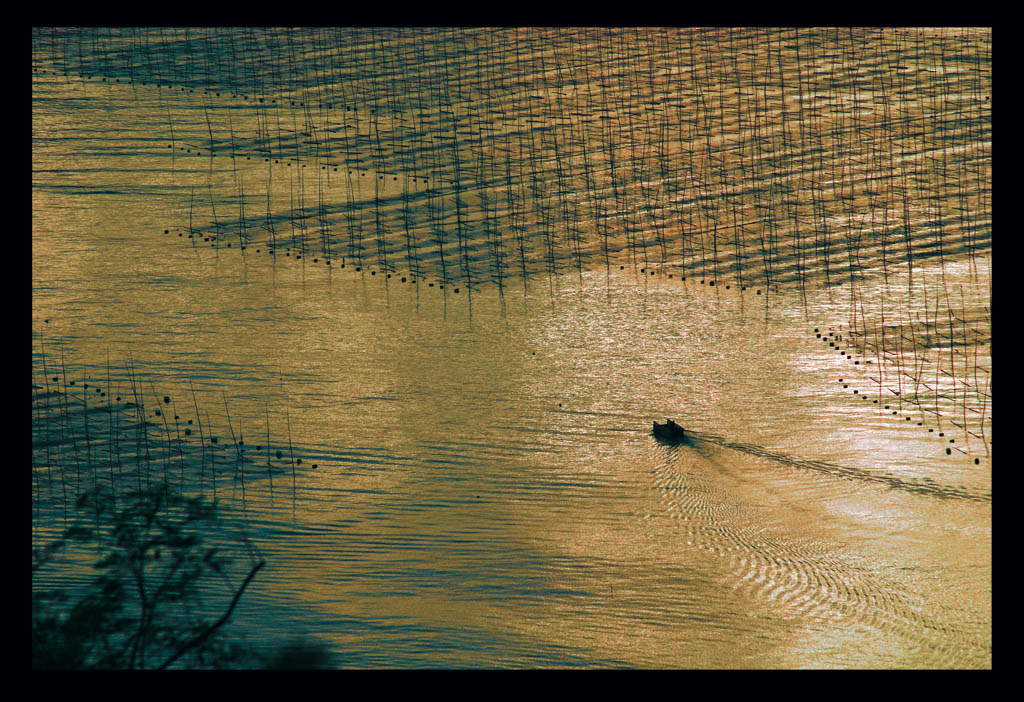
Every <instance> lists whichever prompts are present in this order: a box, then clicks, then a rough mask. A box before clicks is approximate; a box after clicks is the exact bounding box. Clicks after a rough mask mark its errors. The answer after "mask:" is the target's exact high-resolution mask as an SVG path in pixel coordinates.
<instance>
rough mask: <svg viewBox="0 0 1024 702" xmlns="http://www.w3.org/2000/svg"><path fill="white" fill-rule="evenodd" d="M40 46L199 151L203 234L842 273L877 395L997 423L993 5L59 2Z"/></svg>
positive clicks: (413, 277) (379, 267)
mask: <svg viewBox="0 0 1024 702" xmlns="http://www.w3.org/2000/svg"><path fill="white" fill-rule="evenodd" d="M33 58H34V64H33V68H34V71H35V73H36V79H37V80H39V81H42V80H48V79H49V80H56V81H61V80H62V81H67V82H69V83H76V84H78V85H79V86H80V87H81V89H82V90H83V91H89V92H88V94H89V95H91V96H93V97H96V96H103V95H107V96H108V99H109V106H110V109H121V108H125V109H127V108H130V109H132V110H134V111H135V113H134V119H136V120H137V121H138V123H139V125H140V129H144V130H145V132H146V139H145V141H141V142H140V147H139V148H143V149H144V150H146V151H147V153H148V155H149V156H151V157H154V158H165V159H167V160H168V161H169V162H170V163H172V164H173V163H175V159H178V160H179V161H180V160H181V159H183V158H188V159H193V160H192V163H193V164H194V165H193V166H192V167H191V168H180V167H178V166H173V168H174V169H175V174H176V176H177V177H179V178H181V179H182V181H181V183H180V184H179V189H180V191H181V193H183V195H182V196H180V197H179V198H178V200H179V202H178V205H179V208H178V211H179V212H180V215H179V218H178V220H177V221H171V222H168V224H167V229H166V232H167V233H168V234H178V235H179V236H181V237H182V239H183V240H187V241H188V242H189V243H190V244H191V245H192V246H196V247H198V246H210V247H214V248H218V249H219V248H228V247H234V248H236V249H237V250H240V251H241V252H243V253H242V255H257V254H258V255H261V256H273V257H274V258H275V260H284V259H289V260H290V261H294V260H302V262H303V265H306V264H307V263H309V264H312V265H318V266H330V267H333V268H341V267H348V269H349V270H352V269H355V270H356V271H360V272H363V271H367V270H369V271H370V272H371V273H372V274H374V275H376V274H377V273H381V274H385V275H386V276H387V277H389V278H390V277H391V276H394V277H395V279H396V282H397V280H398V279H399V278H400V279H401V282H402V283H405V282H407V281H408V282H409V283H413V284H416V285H417V286H419V285H421V284H425V285H429V286H430V287H433V286H434V285H435V284H436V285H437V286H438V288H444V289H445V294H447V293H448V291H449V290H450V289H452V288H453V287H454V288H455V291H456V292H458V290H459V289H460V288H462V289H465V290H466V291H467V292H468V293H470V294H473V293H474V292H476V291H480V290H482V289H484V288H490V289H496V290H497V291H498V293H499V294H504V293H505V291H506V290H507V289H509V288H511V287H514V288H526V287H527V286H529V284H530V283H531V282H538V281H539V282H541V283H542V285H544V286H545V287H547V285H548V284H549V283H550V280H551V278H552V277H553V276H556V275H562V274H568V275H578V276H582V275H583V274H584V272H587V271H592V270H604V271H607V272H608V274H609V275H610V274H611V271H612V270H618V269H625V268H629V269H630V270H631V271H634V272H635V271H640V272H641V273H642V274H644V275H648V274H651V275H654V274H658V275H674V276H678V278H680V279H681V281H682V282H683V283H684V284H689V283H696V282H697V281H699V284H706V285H718V286H720V287H722V286H725V285H729V286H732V285H735V286H736V287H737V289H738V290H739V291H740V292H742V291H745V290H747V289H750V290H752V291H753V290H756V292H757V294H759V295H760V294H761V292H762V291H764V293H765V296H764V299H765V304H768V299H769V298H770V297H771V294H772V293H774V292H777V291H779V290H780V289H781V287H783V286H785V287H787V288H790V289H796V290H799V291H801V292H802V293H803V294H804V296H805V297H804V299H805V300H806V292H807V291H808V290H809V289H811V288H812V287H813V288H820V287H821V286H825V287H828V288H832V289H835V290H837V291H838V292H837V294H838V295H841V296H843V297H844V299H848V300H849V304H848V305H847V313H846V314H845V317H844V318H839V319H829V320H821V322H822V324H825V325H826V326H827V325H832V329H833V331H835V332H836V333H838V334H840V335H841V336H842V338H843V340H844V342H845V345H846V346H851V347H852V348H853V349H855V350H856V351H857V353H858V354H861V355H863V356H865V357H866V358H867V359H870V360H867V361H866V364H872V365H874V368H875V369H877V372H876V374H875V375H874V376H873V379H874V382H875V383H876V384H877V387H878V389H879V393H880V395H887V396H891V397H890V399H893V400H894V401H896V402H898V403H899V404H900V405H901V406H902V404H903V403H904V402H906V403H909V404H910V405H911V406H913V407H915V408H916V409H915V411H917V412H919V413H920V414H921V415H922V418H925V417H928V416H930V417H932V418H933V419H939V418H941V417H945V418H946V420H948V421H949V422H952V423H955V425H956V426H957V427H959V428H960V429H961V430H962V431H963V432H964V436H965V438H968V440H970V438H969V437H972V436H973V437H975V438H976V439H977V440H978V441H981V442H982V443H984V444H985V447H986V451H987V450H988V444H990V423H991V410H990V408H989V405H990V398H991V363H990V360H989V359H990V354H989V351H988V345H989V338H990V328H991V317H990V299H991V275H990V270H989V268H990V260H991V230H992V201H991V180H992V176H991V164H992V142H991V30H990V29H987V28H969V29H955V28H936V29H930V28H906V29H904V28H855V27H844V28H798V29H775V28H753V29H744V28H726V29H699V28H687V29H662V28H504V29H493V28H470V29H460V28H313V29H301V28H300V29H279V28H226V27H221V28H213V29H202V28H122V29H109V28H56V29H54V28H41V29H36V30H34V31H33ZM551 289H552V290H553V288H551ZM872 361H873V362H872ZM983 437H984V438H983ZM954 448H955V450H960V449H959V448H958V447H954Z"/></svg>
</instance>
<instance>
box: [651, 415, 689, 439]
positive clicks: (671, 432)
mask: <svg viewBox="0 0 1024 702" xmlns="http://www.w3.org/2000/svg"><path fill="white" fill-rule="evenodd" d="M651 433H652V434H654V435H655V436H656V437H658V438H659V439H667V440H669V441H679V440H681V439H685V438H686V431H685V430H684V429H683V428H682V427H681V426H679V425H678V424H676V423H675V422H673V421H672V420H671V419H669V420H666V421H665V423H664V424H658V423H657V422H655V423H654V429H653V430H652V432H651Z"/></svg>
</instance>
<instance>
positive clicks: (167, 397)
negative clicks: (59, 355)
mask: <svg viewBox="0 0 1024 702" xmlns="http://www.w3.org/2000/svg"><path fill="white" fill-rule="evenodd" d="M51 380H52V381H53V382H54V383H59V382H60V377H59V376H52V377H51ZM75 384H76V381H74V380H69V381H68V382H67V386H73V385H75ZM82 388H83V390H88V389H89V383H83V385H82ZM93 389H94V390H95V391H96V393H97V394H99V395H100V397H106V396H107V393H106V392H103V391H101V389H100V388H96V387H94V388H93ZM56 392H57V393H58V394H59V393H60V390H57V391H56ZM120 402H121V396H120V395H116V396H115V399H114V403H115V404H119V403H120ZM163 402H164V404H166V405H169V404H171V397H170V395H164V396H163ZM124 407H125V408H130V407H135V403H134V402H126V403H125V405H124ZM153 416H154V417H163V416H164V414H163V412H161V410H159V409H155V410H153ZM174 420H175V421H180V420H181V415H178V414H175V415H174ZM186 421H187V424H188V425H190V426H191V425H193V420H191V419H187V420H186ZM184 433H185V436H191V435H192V430H191V429H189V428H188V427H185V432H184ZM209 439H210V443H211V444H219V443H220V439H219V437H216V436H211V437H210V438H209ZM236 445H237V446H238V447H239V452H244V451H245V449H244V446H245V440H244V439H239V440H238V441H237V442H236ZM262 450H263V445H262V444H259V445H257V446H256V451H262ZM276 455H277V457H278V458H282V457H283V453H282V452H281V451H280V450H278V451H277V454H276ZM295 463H296V465H301V464H302V459H301V458H297V459H295ZM312 467H313V468H317V467H318V465H317V464H316V463H314V464H312Z"/></svg>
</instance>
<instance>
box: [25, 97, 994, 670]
mask: <svg viewBox="0 0 1024 702" xmlns="http://www.w3.org/2000/svg"><path fill="white" fill-rule="evenodd" d="M91 90H94V88H86V87H83V86H82V85H80V84H77V83H74V82H68V83H66V84H61V83H60V82H59V81H43V80H40V84H39V85H38V86H34V92H33V99H34V110H33V120H34V121H33V136H34V147H33V195H32V196H33V263H32V266H33V268H32V274H33V310H32V315H33V353H34V368H36V369H37V368H38V366H39V364H40V363H41V358H42V353H41V352H42V348H43V346H42V345H43V344H45V345H46V355H47V358H49V359H53V358H55V354H57V353H58V352H59V349H63V350H64V352H65V354H66V361H67V363H68V367H69V374H70V375H74V376H75V377H79V378H82V377H93V378H97V379H98V378H102V377H103V376H104V374H105V372H106V368H107V365H106V364H107V359H108V354H109V356H110V357H111V358H113V359H114V361H115V365H116V364H117V363H120V362H121V361H122V360H123V359H124V358H125V356H126V354H127V353H129V352H130V354H131V358H132V361H133V363H134V366H135V369H136V372H137V374H138V376H139V377H140V378H141V379H143V380H144V382H145V383H153V385H154V386H155V387H156V388H157V389H158V391H159V394H164V393H167V394H169V395H170V396H173V397H175V398H179V397H181V398H184V397H186V396H189V394H190V392H191V390H192V389H194V391H195V393H196V398H197V404H198V406H199V407H201V408H205V410H206V411H208V412H209V414H210V415H211V416H212V419H211V422H212V424H213V425H215V426H219V427H220V430H221V431H222V432H223V434H226V433H227V432H226V431H225V429H224V426H225V417H224V413H223V412H222V411H221V410H222V408H223V407H224V403H225V399H226V401H227V402H228V403H229V404H230V411H231V420H232V422H234V427H235V428H236V429H238V428H241V429H242V430H244V431H245V433H246V435H251V434H256V435H258V434H259V433H260V432H262V431H263V428H264V422H266V423H268V424H270V425H271V429H272V430H273V432H274V433H275V434H281V433H283V431H284V426H285V421H286V420H285V412H287V422H288V426H289V427H290V433H291V439H292V441H293V442H294V444H295V446H296V447H299V448H300V449H301V452H302V455H303V456H306V457H307V460H306V461H304V464H303V467H301V468H300V469H298V470H297V474H296V476H295V480H294V484H293V483H292V482H291V480H290V476H285V477H283V478H282V479H279V480H277V481H276V482H275V483H274V485H273V487H271V485H270V484H269V483H268V482H266V481H259V480H255V481H253V482H250V483H249V484H248V486H247V491H246V493H245V499H244V500H242V499H240V498H239V497H238V495H237V494H234V493H232V498H231V499H230V500H229V502H228V504H229V505H230V509H231V510H232V514H233V515H234V516H233V518H234V519H236V520H237V521H239V523H244V524H245V525H246V527H247V529H248V531H249V533H250V535H251V537H252V539H253V541H254V542H256V543H257V544H258V545H259V547H260V549H261V551H262V552H263V553H264V555H265V557H266V559H267V566H266V568H265V569H264V570H263V571H262V572H261V573H260V575H259V577H258V578H257V579H256V581H254V583H253V584H252V586H251V587H250V589H249V590H248V591H247V593H246V596H245V598H244V599H243V601H242V604H241V605H240V607H239V609H238V610H237V612H236V614H235V615H234V618H233V619H234V622H235V624H234V625H235V626H236V627H237V628H238V629H239V630H241V631H246V632H248V633H249V635H250V636H257V637H258V636H278V635H280V636H287V635H290V634H293V633H296V632H301V633H304V634H308V635H311V636H315V637H317V638H319V639H321V640H323V641H325V642H327V643H328V644H329V645H330V647H331V649H332V651H333V652H334V653H335V654H336V655H337V657H338V661H339V662H340V663H341V664H343V665H345V666H354V667H375V666H383V667H418V666H427V667H449V666H455V667H459V666H474V667H489V666H509V667H519V666H528V667H533V666H540V667H548V666H554V667H566V666H591V667H593V666H629V667H672V668H679V667H686V668H703V667H713V668H733V667H783V668H790V667H814V668H822V667H825V668H828V667H894V668H902V667H990V666H991V643H992V641H991V632H992V602H991V546H992V539H991V464H990V461H989V458H988V455H987V453H986V451H985V448H984V447H983V446H982V445H981V444H980V442H979V443H978V445H976V446H974V447H973V448H971V449H970V450H969V451H968V452H967V453H959V452H955V453H953V454H952V455H946V454H945V452H944V450H943V449H944V448H945V447H946V445H947V444H946V443H945V438H942V439H940V438H939V437H938V436H936V433H935V432H928V431H927V428H929V426H934V425H929V424H925V425H918V423H917V421H916V419H917V417H916V415H915V416H914V420H915V421H904V419H905V416H910V414H911V411H910V410H907V411H901V413H900V414H899V415H897V416H896V417H893V416H892V414H891V410H886V409H883V406H882V405H883V404H884V403H880V404H875V403H873V402H870V401H868V400H865V399H863V397H862V395H864V394H867V395H868V396H869V397H877V396H878V395H877V393H878V386H877V385H875V386H874V387H872V383H871V381H870V373H869V371H868V370H866V369H867V366H859V367H857V366H854V365H852V361H851V360H849V359H846V358H845V357H843V356H838V355H837V354H836V353H835V350H834V348H829V347H828V346H826V345H825V344H823V343H822V341H821V339H819V338H817V336H816V333H815V331H814V330H815V329H816V328H817V329H827V328H829V326H830V325H834V329H839V328H840V327H839V325H840V323H841V321H843V320H845V319H846V305H847V301H848V297H849V294H848V290H847V289H846V288H845V287H844V286H834V287H831V288H828V289H823V290H813V291H810V292H809V293H808V294H807V296H806V298H805V297H804V295H802V294H801V292H800V291H799V290H786V289H782V290H780V291H777V292H772V293H771V295H770V303H769V302H767V301H766V299H767V297H769V296H766V295H757V294H755V292H754V290H753V289H748V290H746V291H740V290H737V289H736V287H735V286H733V287H732V288H731V289H729V290H725V289H723V288H722V286H719V287H717V288H711V287H708V286H706V285H700V284H699V283H698V282H696V281H695V280H694V279H692V278H691V279H690V280H687V281H685V282H684V281H681V280H679V278H678V276H677V277H674V278H668V277H667V275H666V274H663V273H660V274H659V275H655V276H649V275H648V274H647V272H646V271H645V272H644V273H643V274H640V273H638V272H637V270H636V269H635V268H632V267H631V266H627V267H625V268H624V269H623V270H616V269H617V268H618V267H617V266H615V267H614V268H613V269H612V271H611V273H606V271H605V269H604V268H603V267H601V268H600V269H599V270H585V271H582V273H581V274H577V272H576V271H573V272H571V273H569V274H559V275H557V276H555V277H554V279H553V280H552V281H551V283H550V285H551V287H550V288H549V287H548V281H547V280H538V282H537V284H535V285H531V286H530V288H529V289H528V292H527V293H526V294H524V293H523V292H522V290H521V288H518V289H517V288H516V286H513V285H510V286H508V287H507V288H506V289H505V290H504V291H502V292H501V293H499V291H498V290H497V288H495V287H493V286H492V287H483V288H481V289H479V290H476V291H474V292H473V294H472V297H470V296H468V295H467V294H466V291H462V292H460V293H458V294H456V293H455V292H454V291H453V290H451V286H449V289H448V290H446V291H443V292H442V291H441V290H439V289H438V288H436V287H433V288H432V287H427V286H425V285H419V286H413V285H410V284H401V283H399V282H398V281H397V280H396V279H394V278H392V279H388V278H386V277H385V276H384V274H382V273H380V272H378V273H377V274H376V275H371V274H370V271H369V270H366V269H364V270H362V271H360V272H358V273H357V272H355V271H353V270H352V268H351V267H349V268H346V269H344V270H342V269H337V268H335V269H329V268H325V267H323V266H317V265H313V264H312V263H308V264H307V263H306V262H297V261H287V263H285V262H284V259H278V260H274V258H272V257H267V256H257V255H253V254H252V252H251V251H249V252H243V251H240V250H239V249H238V248H232V249H225V248H209V249H208V248H202V247H194V246H192V245H189V244H187V243H183V241H182V239H181V238H179V237H176V236H173V234H165V233H164V230H165V229H167V228H168V223H169V222H175V223H178V224H180V223H181V220H182V216H183V212H184V213H187V212H188V208H189V205H188V203H189V199H190V196H191V192H190V187H191V183H192V179H191V178H190V177H187V176H188V174H190V173H192V172H193V171H194V170H195V169H202V168H206V167H207V164H204V163H197V162H195V161H188V160H186V159H184V158H179V159H177V161H175V162H174V164H173V165H169V164H168V163H167V160H168V158H169V157H167V156H165V155H164V154H158V153H156V152H157V151H158V147H159V144H157V143H154V144H153V145H152V146H153V148H148V147H147V146H146V144H145V140H146V138H147V137H146V135H144V134H140V135H134V134H133V133H132V132H131V129H132V125H131V124H130V123H129V122H126V121H125V120H124V117H123V114H124V113H123V110H120V109H117V108H116V107H114V105H115V103H116V99H117V98H110V97H109V96H106V97H104V98H103V101H101V102H100V103H98V105H99V106H98V107H96V106H93V107H90V106H88V105H78V104H77V102H76V101H85V102H86V103H87V102H88V100H89V94H90V93H89V91H91ZM116 90H124V91H127V90H129V89H128V88H123V89H121V88H118V89H116ZM128 97H129V95H128V93H125V98H126V99H127V98H128ZM156 104H157V105H158V106H159V105H160V104H162V103H156ZM94 108H95V109H94ZM107 109H109V112H105V110H107ZM142 114H145V111H144V110H143V111H142ZM104 119H109V120H110V121H109V123H104ZM111 130H113V131H115V132H117V133H118V134H119V137H118V138H117V139H107V138H106V137H102V136H101V137H96V138H93V136H92V134H93V133H94V131H95V133H96V134H101V135H102V134H108V133H109V132H110V131H111ZM211 168H212V166H211ZM185 183H189V187H185ZM968 263H969V259H963V260H962V265H961V268H959V269H958V268H957V267H956V266H955V265H954V266H948V265H947V270H946V271H945V274H946V275H949V276H952V277H954V278H955V277H956V276H958V275H959V276H961V278H962V279H963V280H964V281H968V280H976V278H972V277H971V276H977V275H978V273H977V270H978V267H977V266H971V265H968ZM984 266H985V264H984V262H983V263H982V266H981V270H982V271H984V270H985V268H984ZM915 271H916V274H920V275H923V276H926V277H927V276H928V275H939V274H940V272H939V269H938V263H936V264H934V266H933V267H931V268H929V264H927V263H922V264H919V265H918V267H917V268H915ZM882 286H883V283H882V282H880V281H873V280H872V279H871V278H870V277H869V278H868V280H867V281H866V282H863V283H861V284H860V291H859V294H862V295H870V294H872V291H877V290H879V289H881V288H882ZM984 287H986V286H985V285H981V286H978V285H977V284H975V285H974V287H972V288H971V289H983V288H984ZM818 333H821V332H818ZM858 358H863V357H862V356H858ZM37 372H38V371H37ZM840 378H843V379H844V380H843V381H842V382H840V381H839V379H840ZM843 383H846V384H847V385H851V387H850V388H844V387H843ZM858 387H859V388H861V392H860V393H858V394H857V395H853V394H851V390H852V389H853V388H858ZM665 417H671V418H673V419H675V420H676V421H678V422H679V423H680V424H682V425H683V426H685V427H686V428H687V429H688V431H689V434H690V436H689V438H688V439H687V440H685V441H684V442H682V443H681V444H679V445H668V444H664V443H661V442H659V441H657V440H656V439H655V438H654V437H652V436H651V434H650V426H651V422H652V421H653V420H658V421H663V420H664V418H665ZM989 443H990V439H989ZM976 456H980V457H981V458H982V460H981V462H980V464H977V465H976V464H975V463H974V462H973V458H974V457H976ZM313 463H316V464H317V468H316V469H315V470H314V469H312V468H311V467H310V466H311V464H313ZM285 478H287V479H285ZM34 526H38V527H39V528H40V529H42V531H43V532H44V533H45V532H46V529H47V525H46V524H41V525H34ZM57 526H59V524H58V525H57Z"/></svg>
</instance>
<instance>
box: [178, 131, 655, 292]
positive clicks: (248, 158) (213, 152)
mask: <svg viewBox="0 0 1024 702" xmlns="http://www.w3.org/2000/svg"><path fill="white" fill-rule="evenodd" d="M167 148H168V149H173V148H174V144H168V145H167ZM178 150H179V151H184V152H185V153H187V154H191V153H195V155H196V156H202V155H203V152H202V151H201V150H200V149H199V148H198V147H197V148H196V150H195V152H193V151H192V148H191V147H186V146H179V147H178ZM206 153H207V154H208V155H209V156H210V158H214V157H216V156H217V152H216V150H214V149H209V150H207V152H206ZM229 155H230V157H231V158H240V156H238V155H236V154H235V153H234V152H232V153H231V154H229ZM257 158H259V156H257ZM245 160H246V161H251V160H252V156H246V157H245ZM263 162H264V163H270V159H269V158H267V157H265V156H264V157H263ZM274 163H277V164H280V163H281V159H279V158H275V159H274ZM284 164H285V165H286V166H292V165H293V164H294V165H301V166H302V167H303V168H305V167H306V164H305V163H302V162H301V161H297V160H296V161H289V160H288V159H285V160H284ZM328 168H330V169H332V170H333V171H334V172H335V173H337V172H338V167H337V166H333V165H323V166H320V170H322V171H326V170H327V169H328ZM357 172H359V177H360V178H365V177H366V174H367V171H362V172H360V171H359V169H358V168H356V169H352V168H349V169H348V174H349V175H352V174H354V173H357ZM387 175H390V174H387ZM377 177H378V179H379V180H384V179H385V176H383V175H380V176H377ZM391 180H392V181H395V182H397V181H398V176H395V175H393V176H391ZM410 180H412V182H413V183H416V182H418V181H423V183H424V184H428V183H429V182H430V181H429V180H428V179H427V178H422V177H413V178H411V179H410ZM448 183H449V184H450V185H455V181H454V180H450V181H448ZM437 184H439V185H443V182H441V181H440V180H438V181H437ZM652 275H653V274H652Z"/></svg>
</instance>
